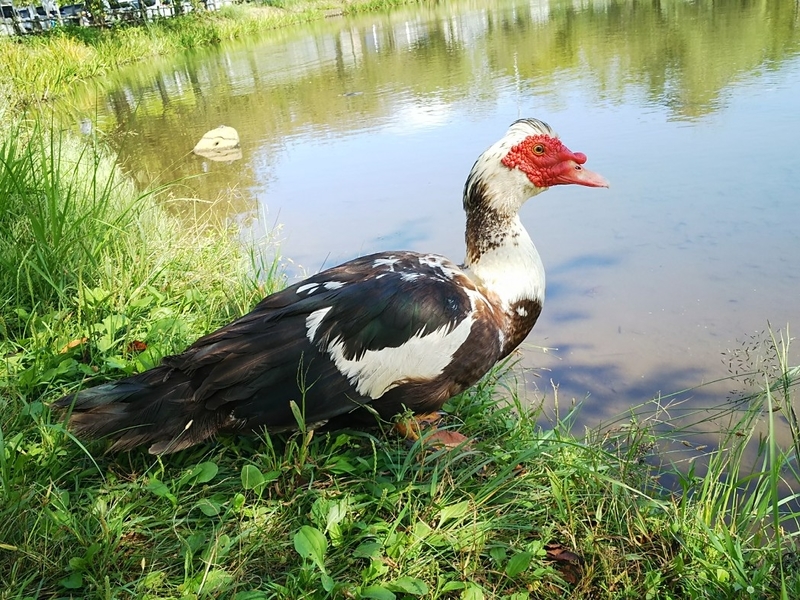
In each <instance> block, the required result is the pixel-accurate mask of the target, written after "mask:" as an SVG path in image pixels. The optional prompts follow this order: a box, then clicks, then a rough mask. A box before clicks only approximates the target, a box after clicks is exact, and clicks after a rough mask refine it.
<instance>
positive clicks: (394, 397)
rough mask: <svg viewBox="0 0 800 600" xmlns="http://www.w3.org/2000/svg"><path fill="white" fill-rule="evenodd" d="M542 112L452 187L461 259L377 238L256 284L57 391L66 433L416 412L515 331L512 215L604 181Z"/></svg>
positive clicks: (203, 430) (146, 440)
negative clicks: (250, 292)
mask: <svg viewBox="0 0 800 600" xmlns="http://www.w3.org/2000/svg"><path fill="white" fill-rule="evenodd" d="M585 162H586V156H585V155H584V154H581V153H579V152H571V151H570V150H569V149H568V148H567V147H566V146H564V144H562V143H561V141H560V140H559V139H558V136H557V135H556V134H555V133H554V132H553V130H552V129H551V128H550V127H549V126H548V125H547V124H545V123H543V122H542V121H538V120H536V119H521V120H519V121H516V122H515V123H513V124H512V125H511V127H510V129H509V130H508V132H507V133H506V134H505V136H503V138H502V139H500V140H499V141H498V142H496V143H495V144H494V145H492V146H491V147H490V148H489V149H488V150H486V151H485V152H484V153H483V154H482V155H481V156H480V157H479V158H478V160H477V161H476V162H475V165H474V166H473V167H472V171H471V172H470V174H469V177H468V178H467V182H466V185H465V187H464V210H465V212H466V217H467V225H466V246H467V253H466V260H465V262H464V265H462V266H457V265H456V264H454V263H452V262H450V261H449V260H447V259H446V258H444V257H442V256H438V255H435V254H420V253H417V252H405V251H401V252H381V253H378V254H372V255H369V256H362V257H360V258H356V259H354V260H351V261H349V262H346V263H344V264H342V265H339V266H338V267H333V268H331V269H328V270H326V271H323V272H320V273H318V274H316V275H314V276H312V277H309V278H308V279H305V280H304V281H301V282H300V283H296V284H294V285H292V286H291V287H288V288H286V289H284V290H282V291H280V292H277V293H275V294H272V295H270V296H267V297H266V298H264V299H263V300H262V301H261V302H260V303H259V304H258V305H256V307H255V308H254V309H253V310H252V312H250V313H248V314H246V315H244V316H243V317H241V318H240V319H238V320H236V321H234V322H233V323H231V324H229V325H226V326H225V327H223V328H221V329H219V330H218V331H215V332H213V333H210V334H208V335H206V336H204V337H202V338H200V339H199V340H197V341H196V342H195V343H194V344H192V345H191V346H190V347H189V348H187V349H186V350H185V351H184V352H183V353H181V354H178V355H175V356H168V357H166V358H164V359H163V361H162V363H161V364H160V365H159V366H157V367H155V368H152V369H150V370H148V371H145V372H143V373H139V374H137V375H133V376H132V377H128V378H126V379H122V380H120V381H114V382H110V383H105V384H102V385H99V386H97V387H94V388H90V389H86V390H82V391H80V392H77V393H75V394H70V395H68V396H64V397H63V398H61V399H60V400H58V401H57V402H56V406H58V407H62V408H71V412H70V420H69V424H70V427H71V429H72V430H73V431H74V432H75V433H76V434H77V435H79V436H85V437H89V438H96V437H106V436H107V437H111V438H113V439H114V440H115V441H114V444H113V445H112V446H111V450H127V449H131V448H134V447H136V446H139V445H141V444H149V445H150V446H149V450H150V452H151V453H153V454H161V453H169V452H175V451H177V450H181V449H183V448H187V447H189V446H192V445H194V444H197V443H199V442H202V441H203V440H206V439H207V438H209V437H212V436H214V435H215V434H217V433H245V432H248V433H249V432H257V431H261V430H263V429H266V430H267V431H269V432H281V431H288V430H292V429H295V428H297V420H296V418H295V415H294V414H293V411H292V407H291V403H292V402H294V403H296V406H297V407H299V409H300V410H301V411H302V413H303V415H304V418H305V423H306V425H307V427H309V428H319V427H323V426H324V427H326V428H339V427H352V426H361V425H366V424H368V423H370V422H371V423H372V424H375V422H376V420H375V413H377V415H379V416H380V417H381V418H383V419H387V420H388V419H392V418H393V417H395V416H396V415H398V414H400V413H403V412H404V411H405V410H411V411H413V412H414V413H428V412H432V411H435V410H438V409H439V408H441V406H442V404H444V402H445V401H446V400H447V399H449V398H451V397H452V396H454V395H456V394H458V393H459V392H461V391H463V390H465V389H466V388H468V387H469V386H471V385H473V384H475V383H476V382H477V381H478V380H479V379H480V378H481V377H482V376H483V375H484V374H486V373H487V372H488V371H489V370H490V369H491V368H492V366H493V365H494V364H495V363H496V362H497V361H499V360H501V359H502V358H504V357H506V356H507V355H508V354H509V353H510V352H511V351H512V350H514V349H515V348H516V347H517V346H518V345H519V344H520V343H521V342H522V341H523V340H524V339H525V337H526V336H527V335H528V333H529V332H530V330H531V328H532V327H533V325H534V323H536V319H537V318H538V316H539V313H540V312H541V310H542V302H543V300H544V282H545V278H544V268H543V266H542V262H541V259H540V258H539V254H538V253H537V251H536V248H535V247H534V245H533V242H532V241H531V239H530V237H529V236H528V233H527V232H526V231H525V228H524V227H523V226H522V223H521V222H520V219H519V216H518V214H517V213H518V211H519V209H520V207H521V206H522V205H523V204H524V203H525V202H526V201H527V200H528V198H530V197H532V196H534V195H536V194H538V193H540V192H542V191H544V190H546V189H547V188H549V187H551V186H554V185H562V184H578V185H584V186H589V187H608V183H607V182H606V180H605V179H604V178H603V177H601V176H600V175H598V174H596V173H593V172H591V171H589V170H588V169H585V168H584V167H583V164H584V163H585Z"/></svg>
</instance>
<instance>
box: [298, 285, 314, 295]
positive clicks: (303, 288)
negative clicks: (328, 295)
mask: <svg viewBox="0 0 800 600" xmlns="http://www.w3.org/2000/svg"><path fill="white" fill-rule="evenodd" d="M318 287H319V284H318V283H306V284H305V285H301V286H300V287H299V288H297V289H296V290H295V293H296V294H302V293H304V292H308V293H309V295H310V294H313V293H314V292H316V291H317V288H318Z"/></svg>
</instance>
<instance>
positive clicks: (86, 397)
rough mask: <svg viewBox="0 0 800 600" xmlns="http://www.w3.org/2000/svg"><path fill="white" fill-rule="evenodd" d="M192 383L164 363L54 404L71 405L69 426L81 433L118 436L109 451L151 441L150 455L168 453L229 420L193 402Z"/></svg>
mask: <svg viewBox="0 0 800 600" xmlns="http://www.w3.org/2000/svg"><path fill="white" fill-rule="evenodd" d="M191 387H192V385H191V380H190V379H189V378H188V377H187V376H186V375H184V374H183V373H181V372H180V371H176V370H174V369H171V368H169V367H166V366H163V365H162V366H160V367H157V368H155V369H151V370H149V371H146V372H144V373H140V374H139V375H134V376H133V377H128V378H127V379H123V380H121V381H113V382H109V383H104V384H102V385H98V386H96V387H93V388H89V389H85V390H81V391H79V392H76V393H74V394H69V395H67V396H64V397H63V398H61V399H59V400H57V401H56V402H55V406H56V407H59V408H63V409H68V410H70V413H69V428H70V430H71V431H73V432H74V433H75V434H76V435H77V436H78V437H85V438H94V439H96V438H110V439H113V440H114V444H113V445H112V446H111V448H110V449H109V451H119V450H131V449H132V448H135V447H136V446H139V445H142V444H149V446H150V447H149V451H150V453H151V454H168V453H171V452H177V451H178V450H182V449H184V448H188V447H189V446H193V445H194V444H197V443H199V442H202V441H203V440H205V439H207V438H209V437H211V436H213V435H214V434H215V433H216V432H217V431H219V430H220V429H221V428H222V426H223V424H224V422H225V421H227V420H228V419H223V418H221V417H220V415H219V414H218V413H216V412H214V411H209V410H207V409H205V407H203V406H202V405H200V406H198V404H197V403H196V402H193V401H192V396H193V393H192V389H191Z"/></svg>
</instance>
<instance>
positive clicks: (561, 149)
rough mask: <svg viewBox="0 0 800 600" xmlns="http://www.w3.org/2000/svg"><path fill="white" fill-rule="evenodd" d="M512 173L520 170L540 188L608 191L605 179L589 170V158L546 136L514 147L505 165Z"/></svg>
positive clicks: (538, 136)
mask: <svg viewBox="0 0 800 600" xmlns="http://www.w3.org/2000/svg"><path fill="white" fill-rule="evenodd" d="M501 162H502V163H503V164H504V165H505V166H506V167H508V168H509V169H519V170H520V171H522V172H523V173H525V175H527V177H528V179H529V180H530V182H531V183H532V184H533V185H535V186H536V187H538V188H547V187H551V186H554V185H565V184H570V183H574V184H577V185H585V186H588V187H608V181H606V180H605V178H604V177H602V176H601V175H599V174H597V173H594V172H593V171H590V170H589V169H585V168H584V167H583V166H582V165H583V164H584V163H585V162H586V155H585V154H583V153H582V152H572V151H571V150H570V149H569V148H567V147H566V146H565V145H564V144H563V143H562V142H561V140H559V139H558V138H555V137H551V136H549V135H546V134H539V135H531V136H528V137H526V138H525V139H524V140H522V141H521V142H520V143H519V144H517V145H515V146H513V147H512V148H511V150H509V151H508V154H506V155H505V156H504V157H503V159H502V161H501Z"/></svg>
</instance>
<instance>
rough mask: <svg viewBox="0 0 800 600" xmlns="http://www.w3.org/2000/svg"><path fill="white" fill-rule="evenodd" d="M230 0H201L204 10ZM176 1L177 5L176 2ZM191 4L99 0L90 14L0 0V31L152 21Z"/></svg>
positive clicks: (77, 7)
mask: <svg viewBox="0 0 800 600" xmlns="http://www.w3.org/2000/svg"><path fill="white" fill-rule="evenodd" d="M231 2H232V0H203V1H202V2H201V4H202V5H203V6H204V8H205V9H206V10H218V9H219V8H220V7H221V6H223V5H225V4H230V3H231ZM176 4H178V6H176ZM192 10H194V6H193V5H192V3H191V2H189V1H187V0H103V8H102V10H100V11H99V12H100V13H101V14H98V15H93V14H92V13H90V12H89V11H88V10H87V8H86V5H85V4H83V3H79V4H66V5H63V6H58V4H56V2H55V0H41V2H40V4H38V5H36V4H29V5H25V6H21V5H20V4H15V3H13V2H10V1H9V0H0V35H24V34H27V33H38V32H42V31H47V30H48V29H52V28H53V27H57V26H64V25H80V26H90V25H113V24H115V23H130V22H136V21H143V20H145V19H146V20H148V21H152V20H154V19H158V18H167V17H172V16H174V15H175V14H176V13H187V12H191V11H192Z"/></svg>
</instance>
